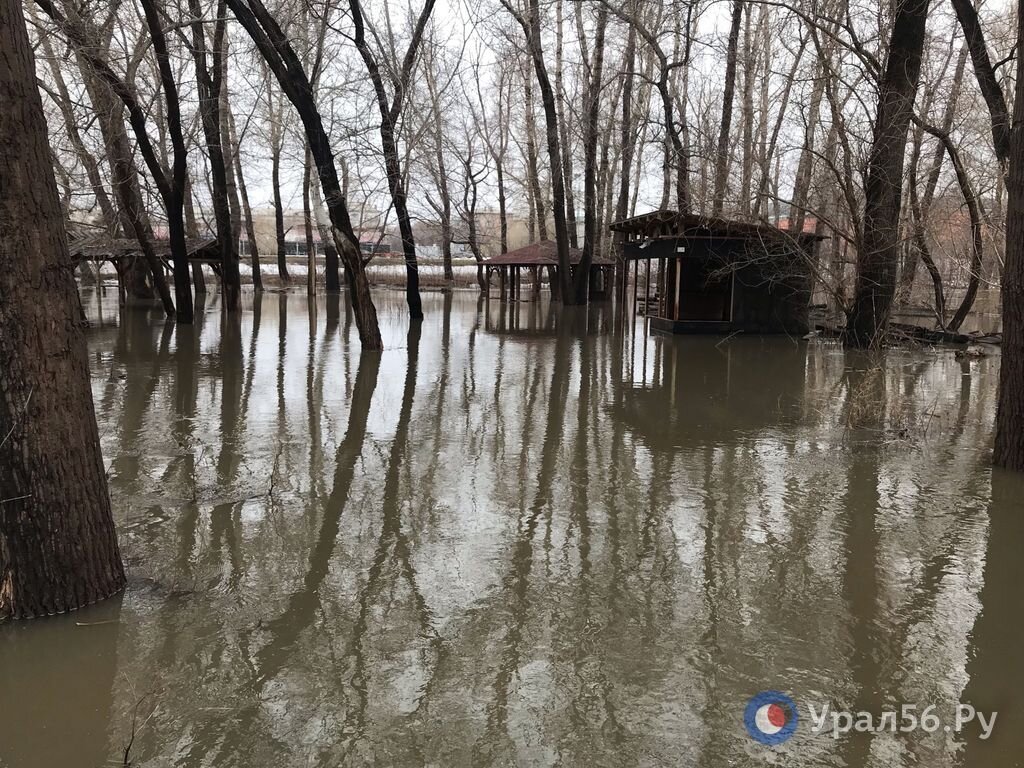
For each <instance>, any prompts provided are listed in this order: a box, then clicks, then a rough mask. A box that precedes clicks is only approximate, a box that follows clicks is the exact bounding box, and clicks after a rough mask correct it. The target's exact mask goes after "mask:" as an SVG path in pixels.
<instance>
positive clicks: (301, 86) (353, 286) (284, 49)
mask: <svg viewBox="0 0 1024 768" xmlns="http://www.w3.org/2000/svg"><path fill="white" fill-rule="evenodd" d="M227 3H228V6H229V7H230V8H231V10H232V11H233V12H234V14H235V16H236V18H237V19H238V21H239V22H240V23H241V24H242V26H243V27H244V28H245V31H246V32H248V33H249V36H250V37H251V38H252V39H253V42H254V43H256V46H257V48H259V51H260V54H261V55H262V56H263V58H264V59H265V60H266V62H267V64H268V65H269V66H270V67H271V69H272V70H273V72H274V75H275V77H276V78H277V80H278V82H279V83H280V84H281V87H282V88H283V89H284V92H285V93H286V94H287V96H288V99H289V100H290V101H291V102H292V104H293V105H294V107H295V110H296V111H297V112H298V113H299V118H300V119H301V120H302V125H303V128H304V130H305V134H306V140H307V141H308V142H309V151H310V152H311V153H312V155H313V162H314V163H315V164H316V169H317V174H318V175H319V177H320V186H321V187H322V188H323V192H324V199H325V200H326V202H327V211H328V213H329V214H330V217H331V225H332V235H333V236H334V242H335V245H336V246H337V248H338V252H339V254H340V255H341V258H342V261H343V262H344V264H345V269H346V271H347V273H348V278H349V295H350V298H351V300H352V311H353V313H354V314H355V318H356V327H357V328H358V330H359V341H360V344H361V346H362V348H363V349H364V350H378V349H381V348H382V347H383V343H382V341H381V338H380V327H379V326H378V324H377V310H376V309H375V308H374V306H373V300H372V298H371V296H370V283H369V280H367V277H366V268H365V265H364V264H363V260H362V254H361V252H360V249H359V240H358V239H357V238H356V234H355V231H354V230H353V229H352V221H351V219H350V218H349V213H348V207H347V206H346V204H345V196H344V194H343V193H342V189H341V182H340V180H339V179H338V169H337V167H336V166H335V164H334V154H333V152H332V150H331V144H330V140H329V139H328V137H327V131H326V130H324V125H323V120H322V118H321V117H320V112H319V111H318V110H317V107H316V103H315V102H314V101H313V97H312V93H313V91H312V88H311V87H310V83H309V78H308V77H307V75H306V73H305V70H303V68H302V64H301V62H300V61H299V58H298V56H296V55H295V51H294V49H293V48H292V47H291V44H290V43H289V42H288V38H287V37H285V35H284V33H283V31H282V30H281V28H280V26H278V24H277V22H276V21H275V20H274V17H273V16H271V15H270V13H269V12H268V11H267V9H266V7H265V6H264V5H263V3H262V2H260V0H227Z"/></svg>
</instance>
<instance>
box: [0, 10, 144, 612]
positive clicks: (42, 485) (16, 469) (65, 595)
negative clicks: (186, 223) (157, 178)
mask: <svg viewBox="0 0 1024 768" xmlns="http://www.w3.org/2000/svg"><path fill="white" fill-rule="evenodd" d="M35 72H36V70H35V62H34V61H33V55H32V46H31V43H30V42H29V38H28V33H27V30H26V28H25V19H24V16H23V15H22V4H21V2H20V0H0V103H2V104H3V105H4V107H3V109H2V110H0V178H2V179H3V180H4V182H3V183H4V188H3V193H2V194H0V392H2V395H0V617H6V616H13V617H15V618H30V617H34V616H44V615H48V614H54V613H64V612H65V611H70V610H74V609H76V608H80V607H82V606H85V605H88V604H90V603H94V602H96V601H98V600H102V599H104V598H106V597H109V596H110V595H112V594H114V593H116V592H117V591H119V590H120V589H121V588H122V587H123V586H124V583H125V574H124V568H123V566H122V564H121V554H120V550H119V548H118V545H117V536H116V533H115V530H114V521H113V517H112V515H111V509H110V496H109V494H108V491H107V479H106V474H105V472H104V469H103V458H102V456H101V454H100V441H99V432H98V430H97V428H96V415H95V412H94V410H93V402H92V392H91V389H90V383H89V359H88V354H87V350H86V345H85V337H84V334H83V332H82V325H81V307H80V305H79V301H78V293H77V288H76V287H75V282H74V276H73V275H74V272H73V265H72V263H71V257H70V255H69V254H68V248H67V240H66V235H65V232H64V224H63V220H64V217H63V214H62V212H61V210H60V203H59V201H58V198H57V185H56V181H55V179H54V176H53V168H52V165H51V156H50V148H49V146H48V144H47V138H46V137H47V128H46V122H45V118H44V116H43V105H42V101H41V99H40V97H39V92H38V90H37V89H36V85H35V83H36V75H35Z"/></svg>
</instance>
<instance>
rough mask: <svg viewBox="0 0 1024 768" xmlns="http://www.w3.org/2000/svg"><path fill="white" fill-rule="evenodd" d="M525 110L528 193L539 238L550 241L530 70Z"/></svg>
mask: <svg viewBox="0 0 1024 768" xmlns="http://www.w3.org/2000/svg"><path fill="white" fill-rule="evenodd" d="M523 97H524V98H523V100H524V102H525V104H524V107H523V109H524V110H525V111H526V112H525V119H526V181H527V185H528V187H529V189H528V193H529V196H530V200H531V201H532V202H533V209H534V211H535V212H536V228H537V238H539V239H540V240H547V239H548V214H547V205H546V203H545V201H544V193H543V192H542V191H541V188H540V168H539V165H538V162H537V120H536V117H535V115H534V112H533V78H532V76H531V75H530V72H529V70H526V71H524V72H523ZM532 229H533V228H532V227H531V232H530V239H531V240H533V239H534V233H533V231H532Z"/></svg>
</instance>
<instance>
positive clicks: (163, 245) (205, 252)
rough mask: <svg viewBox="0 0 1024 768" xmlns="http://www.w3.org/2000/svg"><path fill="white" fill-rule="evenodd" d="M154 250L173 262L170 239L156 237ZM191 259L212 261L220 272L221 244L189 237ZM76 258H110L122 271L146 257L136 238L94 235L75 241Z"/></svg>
mask: <svg viewBox="0 0 1024 768" xmlns="http://www.w3.org/2000/svg"><path fill="white" fill-rule="evenodd" d="M152 242H153V252H154V254H156V257H157V258H158V259H160V261H161V262H163V264H164V266H165V267H166V268H168V269H169V268H170V267H171V266H172V265H171V243H170V241H168V240H153V241H152ZM185 247H186V249H187V251H188V258H189V261H198V262H202V263H204V264H209V265H211V266H212V267H213V269H214V271H215V272H218V273H219V271H220V260H221V254H220V246H219V245H218V244H217V240H216V238H189V239H188V240H186V241H185ZM68 250H69V251H70V253H71V258H72V260H73V261H74V262H75V263H76V264H77V263H78V262H81V261H94V262H97V263H102V262H104V261H109V262H110V263H111V264H113V265H114V268H115V269H117V270H118V272H120V266H121V265H122V264H123V263H124V262H126V261H131V260H134V259H139V258H142V246H140V245H139V241H138V240H136V239H135V238H129V237H105V236H102V235H93V236H89V237H81V238H78V239H76V240H72V241H71V242H70V243H69V244H68Z"/></svg>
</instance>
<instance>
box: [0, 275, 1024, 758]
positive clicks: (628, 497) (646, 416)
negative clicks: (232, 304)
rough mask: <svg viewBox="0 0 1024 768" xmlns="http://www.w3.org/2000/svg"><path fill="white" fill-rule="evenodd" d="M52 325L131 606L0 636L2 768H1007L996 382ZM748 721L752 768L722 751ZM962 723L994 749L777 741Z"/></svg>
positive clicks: (448, 337)
mask: <svg viewBox="0 0 1024 768" xmlns="http://www.w3.org/2000/svg"><path fill="white" fill-rule="evenodd" d="M85 300H86V311H87V314H88V315H89V317H90V318H91V319H92V321H93V323H94V327H93V328H92V330H90V332H89V343H90V350H91V359H92V376H93V393H94V397H95V401H96V408H97V415H98V419H99V427H100V433H101V436H102V443H103V452H104V456H105V459H106V462H107V466H108V470H109V476H110V487H111V493H112V496H113V502H114V509H115V513H116V517H117V523H118V527H119V530H120V536H121V543H122V547H123V550H124V556H125V560H126V562H127V566H128V570H129V574H130V582H129V586H128V588H127V590H126V591H125V592H124V594H123V595H122V596H121V597H119V598H116V599H112V600H109V601H107V602H105V603H102V604H100V605H97V606H93V607H91V608H88V609H84V610H82V611H79V612H77V613H74V614H71V615H67V616H61V617H54V618H50V619H44V620H37V621H33V622H24V623H7V624H5V625H2V626H0V675H2V677H0V679H2V687H0V766H4V767H5V768H21V767H22V766H31V767H32V768H36V767H39V768H49V766H55V767H57V766H59V767H61V768H64V767H65V766H103V765H132V766H147V767H153V768H156V767H157V766H160V767H163V766H239V767H242V766H245V767H246V768H250V767H252V766H356V765H358V766H363V765H380V766H439V767H447V766H477V765H478V766H588V767H589V766H615V767H619V766H699V767H701V768H719V767H722V768H724V767H725V766H759V765H786V766H878V767H879V768H882V767H885V768H889V767H890V766H926V767H927V768H942V767H944V766H961V765H968V766H984V767H986V768H1005V767H1006V766H1014V765H1021V764H1024V706H1022V705H1024V658H1022V652H1024V642H1022V639H1021V638H1022V629H1024V620H1022V611H1021V609H1022V607H1024V579H1022V577H1024V559H1022V558H1021V555H1020V553H1021V544H1022V543H1024V482H1022V481H1021V480H1020V479H1018V478H1016V477H1013V476H1010V475H1006V474H1002V473H993V472H992V471H991V470H990V469H989V468H988V466H987V464H988V461H989V446H990V444H991V440H992V420H993V413H994V408H995V385H996V378H997V374H998V358H980V359H968V360H962V361H961V360H957V359H955V358H954V356H953V354H952V353H951V352H949V351H929V350H922V351H905V350H903V351H890V352H888V353H887V354H886V355H885V357H884V358H881V359H869V358H866V357H863V356H857V355H852V354H845V353H844V352H843V350H842V349H841V348H839V347H837V346H834V345H833V344H831V343H828V342H821V341H811V342H807V341H798V340H791V339H787V338H744V337H742V336H736V337H733V338H730V339H727V340H723V339H722V338H697V337H677V338H660V337H650V336H647V335H646V334H645V333H644V329H643V326H642V322H641V323H640V324H634V323H633V322H632V319H630V321H629V322H627V324H626V326H625V327H624V328H623V327H621V325H620V324H619V323H618V322H617V320H616V318H615V317H614V316H613V314H612V313H611V311H610V309H608V308H605V307H594V308H592V309H591V310H590V311H589V312H586V311H582V312H581V311H577V312H569V311H564V310H563V311H562V312H561V313H558V312H557V311H556V309H553V308H552V307H550V306H549V305H548V304H547V303H546V302H532V303H523V304H519V305H513V306H512V307H508V308H504V307H503V306H502V305H501V304H499V303H498V302H497V301H492V302H491V304H490V305H489V307H488V306H487V305H485V304H483V303H480V302H478V301H477V297H476V296H475V295H474V294H473V293H472V292H464V293H458V294H456V295H455V296H454V297H453V296H451V295H448V296H447V297H445V296H442V295H441V294H426V295H425V296H424V305H425V309H426V313H427V318H426V320H425V321H424V322H423V323H422V327H421V328H419V329H415V328H414V329H413V330H409V323H408V321H407V319H406V316H405V313H404V304H403V297H402V294H401V293H399V292H387V291H382V292H379V293H378V294H377V302H378V307H379V310H380V316H381V324H382V332H383V334H384V337H385V340H386V342H385V343H386V349H385V351H384V352H383V353H382V354H378V355H360V354H359V351H358V344H357V339H356V334H355V328H354V325H353V322H352V320H351V315H350V313H348V312H346V308H345V302H344V299H342V300H341V301H340V303H339V301H338V300H337V299H334V300H333V301H332V300H330V299H324V298H320V299H319V300H318V301H316V302H315V303H314V304H313V305H312V306H310V305H309V303H308V302H307V299H306V297H305V296H304V295H299V294H294V293H293V294H290V295H289V294H266V295H264V296H263V298H262V299H260V300H257V299H253V297H252V296H251V295H250V296H248V297H247V298H246V307H245V311H244V312H243V313H241V315H240V317H239V318H238V319H225V318H224V317H223V316H222V314H221V312H220V310H219V306H218V299H217V297H216V296H213V295H211V296H210V297H209V298H208V299H207V300H206V301H207V305H208V306H207V307H206V310H205V312H203V313H200V314H199V315H198V316H197V322H196V325H195V326H194V327H193V328H175V327H174V326H173V325H165V324H164V323H163V321H162V318H160V317H159V315H158V314H157V313H150V312H147V311H142V310H131V311H126V312H124V313H123V314H120V313H119V312H118V308H117V306H116V298H115V294H114V293H113V291H109V292H108V293H107V294H106V295H104V296H102V297H97V296H96V294H95V293H93V292H92V291H91V289H90V292H89V293H88V294H87V295H86V296H85ZM766 689H776V690H780V691H783V692H785V693H787V694H788V695H789V696H791V697H792V699H793V701H794V702H795V706H796V707H797V712H798V714H799V723H798V726H797V728H796V731H795V734H794V735H793V736H792V738H790V739H789V740H788V741H786V742H785V743H783V744H781V745H778V746H765V745H762V744H760V743H759V742H757V741H755V740H754V739H752V738H751V737H750V736H749V735H748V733H747V731H746V730H745V728H744V719H743V715H744V708H745V706H746V704H747V702H748V700H749V699H750V698H751V696H753V695H754V694H756V693H757V692H759V691H762V690H766ZM961 702H969V703H971V705H972V706H975V707H976V708H977V709H978V710H981V711H982V712H983V713H985V714H986V715H988V714H990V713H992V712H993V711H997V712H998V718H997V720H996V722H995V724H994V726H993V728H992V731H991V736H990V738H988V739H987V740H983V739H981V738H980V736H981V735H982V730H981V729H980V728H979V727H978V726H977V725H976V723H973V722H972V723H971V724H969V725H968V726H967V727H966V728H965V729H964V730H963V731H962V732H959V733H958V732H955V731H949V732H947V731H946V730H945V728H944V727H939V728H937V729H934V730H931V731H925V730H921V729H917V730H913V731H908V732H906V733H903V732H897V733H893V732H892V731H891V730H890V729H889V728H888V727H887V728H886V729H885V730H884V731H882V732H875V733H868V732H857V731H854V730H851V731H850V732H849V733H844V734H841V735H840V736H839V738H833V736H832V734H831V731H829V732H827V733H825V732H823V733H817V732H815V726H814V720H813V717H812V714H811V712H810V710H809V708H811V707H813V708H814V709H815V711H817V712H820V710H821V708H822V707H823V706H824V705H825V704H826V703H828V704H830V705H831V706H832V708H833V709H834V710H842V711H849V712H860V711H866V712H869V713H872V716H873V717H874V718H875V721H876V723H877V722H880V721H881V722H884V721H883V714H882V713H884V712H891V711H895V712H897V713H899V712H901V711H902V710H901V707H903V706H912V707H915V708H916V711H917V712H921V711H922V710H925V708H927V707H932V708H933V709H932V710H931V712H932V713H933V714H934V715H935V716H937V717H939V718H940V719H941V720H940V722H941V723H943V724H950V723H952V722H954V720H953V718H954V711H955V710H956V708H957V706H958V704H960V703H961ZM929 722H930V721H929ZM898 723H899V724H900V725H901V726H902V725H905V724H906V721H904V720H902V719H901V720H899V721H898ZM829 726H831V720H830V721H829Z"/></svg>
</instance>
